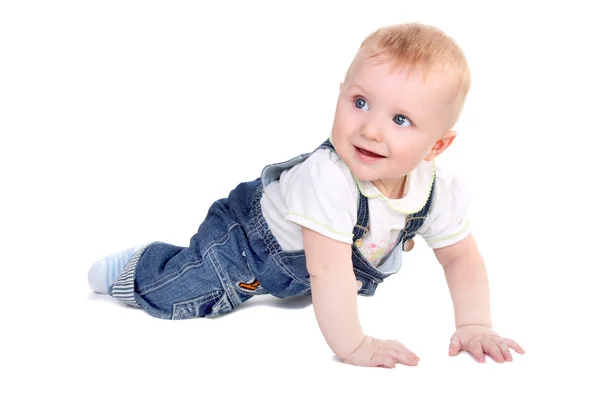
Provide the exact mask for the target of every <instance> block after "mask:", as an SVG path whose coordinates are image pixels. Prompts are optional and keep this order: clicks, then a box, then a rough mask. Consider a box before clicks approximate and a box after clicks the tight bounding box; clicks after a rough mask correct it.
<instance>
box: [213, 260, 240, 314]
mask: <svg viewBox="0 0 600 400" xmlns="http://www.w3.org/2000/svg"><path fill="white" fill-rule="evenodd" d="M206 256H207V257H208V259H209V261H211V264H212V265H213V268H214V270H215V272H216V273H217V277H218V278H219V281H221V286H222V287H223V289H224V290H225V293H226V294H227V296H228V297H229V298H230V299H231V302H232V303H233V304H232V306H233V307H237V306H239V305H240V304H241V303H242V302H241V301H240V299H239V297H238V295H237V293H236V292H235V290H234V289H233V285H232V283H231V278H230V277H228V276H227V274H226V273H225V270H224V269H223V267H222V266H221V263H220V262H219V259H218V258H217V257H216V256H215V254H214V251H211V252H210V253H206Z"/></svg>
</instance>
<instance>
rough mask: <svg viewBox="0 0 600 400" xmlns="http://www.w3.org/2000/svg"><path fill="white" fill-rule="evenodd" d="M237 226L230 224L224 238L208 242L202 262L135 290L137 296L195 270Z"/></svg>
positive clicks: (202, 255) (189, 265)
mask: <svg viewBox="0 0 600 400" xmlns="http://www.w3.org/2000/svg"><path fill="white" fill-rule="evenodd" d="M237 226H240V224H239V223H237V222H234V223H232V224H231V225H229V227H228V229H227V234H225V236H223V237H221V238H220V239H217V240H213V241H212V242H210V244H209V245H208V246H207V247H206V248H205V250H204V252H202V253H201V254H200V255H201V257H202V260H200V261H198V260H194V261H189V262H187V263H186V264H184V265H183V266H182V267H181V268H180V269H179V270H177V271H175V272H173V273H172V274H170V275H167V276H165V277H163V278H162V279H159V280H157V281H155V282H152V283H151V284H148V285H146V286H144V287H142V288H139V289H138V290H137V292H138V294H140V295H145V294H148V293H151V292H153V291H155V290H158V289H160V288H162V287H164V286H165V285H167V284H169V283H171V282H172V281H173V280H175V279H177V278H179V277H180V276H181V275H183V274H184V273H185V272H187V271H188V270H190V269H192V268H197V267H199V266H200V265H202V264H204V258H205V257H206V253H207V252H208V251H210V250H211V249H212V248H213V247H214V246H216V245H218V244H224V243H226V242H227V240H229V236H230V232H231V230H232V229H233V228H235V227H237ZM224 239H225V240H224Z"/></svg>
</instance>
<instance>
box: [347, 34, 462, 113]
mask: <svg viewBox="0 0 600 400" xmlns="http://www.w3.org/2000/svg"><path fill="white" fill-rule="evenodd" d="M363 53H367V56H368V57H369V58H372V57H380V56H383V57H385V58H386V60H388V61H391V62H392V63H393V65H394V67H399V66H401V67H404V68H409V69H412V68H419V69H423V70H424V71H425V72H427V71H429V70H432V69H435V70H441V71H442V72H444V73H445V74H447V75H449V76H450V77H451V79H452V80H453V81H454V82H453V83H454V85H455V88H456V99H457V101H458V103H457V104H458V110H457V113H458V114H457V115H456V119H458V115H460V113H461V112H462V108H463V106H464V102H465V100H466V97H467V93H468V92H469V89H470V86H471V72H470V69H469V65H468V63H467V60H466V57H465V55H464V53H463V51H462V49H461V48H460V47H459V46H458V44H457V43H456V42H455V41H454V39H452V38H451V37H449V36H448V35H446V34H445V33H444V32H443V31H442V30H440V29H438V28H435V27H433V26H428V25H423V24H420V23H406V24H399V25H390V26H385V27H382V28H380V29H378V30H376V31H374V32H372V33H371V34H369V35H368V36H367V37H366V38H365V39H364V40H363V42H362V44H361V46H360V48H359V51H358V53H357V55H356V58H358V57H359V54H363ZM356 58H355V60H354V61H356ZM354 61H353V62H352V64H354Z"/></svg>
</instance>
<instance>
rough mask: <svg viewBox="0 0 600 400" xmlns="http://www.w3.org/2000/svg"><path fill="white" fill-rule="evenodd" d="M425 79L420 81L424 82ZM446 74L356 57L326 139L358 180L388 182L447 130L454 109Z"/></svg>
mask: <svg viewBox="0 0 600 400" xmlns="http://www.w3.org/2000/svg"><path fill="white" fill-rule="evenodd" d="M424 79H426V80H424ZM454 98H455V91H454V89H453V87H452V85H451V83H450V82H449V78H448V77H447V76H446V75H444V74H442V73H441V72H436V71H430V72H429V73H428V74H427V76H426V77H425V75H424V74H423V73H422V72H421V71H420V70H419V69H417V68H414V69H412V71H410V75H409V73H408V71H407V70H406V69H404V68H402V67H398V68H396V69H392V64H391V63H389V62H387V61H383V60H382V59H373V58H370V59H369V58H367V59H365V58H359V59H358V60H356V61H355V64H354V65H353V66H352V67H351V69H350V71H349V72H348V75H347V79H346V81H345V82H344V83H343V84H342V85H341V88H340V95H339V98H338V102H337V107H336V113H335V119H334V123H333V130H332V139H333V144H334V146H335V149H336V151H337V153H338V154H339V156H340V157H341V158H342V160H344V162H345V163H346V164H347V165H348V167H349V168H350V170H351V171H352V173H353V174H354V176H356V177H357V178H358V179H361V180H368V181H375V180H385V181H388V182H390V183H391V182H393V180H398V179H401V178H402V177H404V176H405V175H406V174H407V173H409V172H410V171H412V170H413V169H414V168H416V167H417V165H418V164H419V162H421V161H422V160H423V159H429V158H430V156H431V154H430V151H431V149H432V147H433V146H434V144H435V143H436V141H437V140H438V139H440V138H441V137H442V136H443V135H444V134H445V133H446V132H447V131H448V130H449V129H450V128H451V125H452V122H453V118H454V115H455V113H456V102H455V100H454Z"/></svg>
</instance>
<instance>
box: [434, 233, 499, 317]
mask: <svg viewBox="0 0 600 400" xmlns="http://www.w3.org/2000/svg"><path fill="white" fill-rule="evenodd" d="M434 253H435V255H436V257H437V259H438V261H439V263H440V264H441V265H442V266H443V267H444V274H445V275H446V282H447V283H448V288H449V290H450V296H451V297H452V302H453V304H454V321H455V324H456V326H457V327H458V326H463V325H483V326H487V327H490V328H491V327H492V316H491V312H490V291H489V284H488V277H487V272H486V269H485V264H484V261H483V258H482V257H481V254H480V253H479V250H478V249H477V245H476V244H475V239H474V238H473V235H469V236H467V237H466V238H465V239H463V240H461V241H460V242H458V243H456V244H453V245H451V246H447V247H442V248H440V249H435V250H434Z"/></svg>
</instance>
